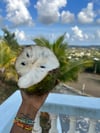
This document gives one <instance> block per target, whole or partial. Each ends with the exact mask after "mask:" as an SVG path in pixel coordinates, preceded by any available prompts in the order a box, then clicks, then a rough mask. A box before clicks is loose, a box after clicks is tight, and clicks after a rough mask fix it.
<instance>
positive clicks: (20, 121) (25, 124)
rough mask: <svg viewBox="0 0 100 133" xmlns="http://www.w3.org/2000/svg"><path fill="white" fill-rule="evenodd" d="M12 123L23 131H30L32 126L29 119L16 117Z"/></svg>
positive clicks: (31, 121) (32, 122)
mask: <svg viewBox="0 0 100 133" xmlns="http://www.w3.org/2000/svg"><path fill="white" fill-rule="evenodd" d="M14 123H15V124H16V125H17V126H19V127H21V128H23V129H25V130H29V131H31V130H32V128H33V125H34V120H32V119H30V118H29V117H25V116H24V117H16V118H15V120H14Z"/></svg>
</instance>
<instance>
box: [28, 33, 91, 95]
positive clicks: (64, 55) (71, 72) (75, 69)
mask: <svg viewBox="0 0 100 133" xmlns="http://www.w3.org/2000/svg"><path fill="white" fill-rule="evenodd" d="M64 39H65V34H64V35H62V36H60V37H59V38H57V39H56V41H55V42H53V43H52V44H51V43H50V42H49V41H48V40H46V39H45V38H35V39H34V42H35V43H36V45H39V46H44V47H48V48H50V49H51V50H52V51H53V52H54V54H55V55H56V56H57V58H58V60H59V63H60V67H59V68H58V69H57V71H56V72H54V73H52V75H51V76H50V75H49V74H48V76H47V77H46V78H45V79H44V80H43V81H41V82H40V83H38V84H37V85H36V86H33V87H31V89H29V90H30V93H31V91H32V90H34V92H35V91H37V93H38V92H39V94H41V93H44V92H47V91H50V90H51V89H53V88H54V87H55V85H56V83H59V82H67V81H72V80H77V77H78V74H79V72H80V71H81V70H83V69H84V68H85V67H87V66H88V65H91V64H93V62H92V61H91V60H78V61H76V60H68V55H69V51H68V44H67V43H66V42H65V41H64ZM51 77H52V78H51ZM53 77H54V78H53ZM58 81H59V82H58ZM35 87H36V88H37V89H36V88H35ZM38 88H40V90H39V89H38Z"/></svg>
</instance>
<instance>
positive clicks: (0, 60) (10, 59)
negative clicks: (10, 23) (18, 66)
mask: <svg viewBox="0 0 100 133" xmlns="http://www.w3.org/2000/svg"><path fill="white" fill-rule="evenodd" d="M3 31H4V36H3V37H2V39H1V41H0V68H1V69H4V75H5V78H11V77H12V78H15V77H16V75H17V74H16V71H15V68H14V63H15V60H16V57H17V55H18V54H19V52H20V51H21V49H22V48H21V47H20V46H19V45H18V42H17V40H16V38H15V34H14V33H10V32H9V31H8V30H7V29H3Z"/></svg>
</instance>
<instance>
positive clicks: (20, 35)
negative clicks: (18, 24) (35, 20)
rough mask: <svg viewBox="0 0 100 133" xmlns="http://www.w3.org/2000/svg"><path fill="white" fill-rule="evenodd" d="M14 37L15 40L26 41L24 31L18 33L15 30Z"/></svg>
mask: <svg viewBox="0 0 100 133" xmlns="http://www.w3.org/2000/svg"><path fill="white" fill-rule="evenodd" d="M15 35H16V38H17V39H18V40H20V41H25V40H26V38H27V37H26V35H25V33H24V31H19V30H18V29H16V31H15Z"/></svg>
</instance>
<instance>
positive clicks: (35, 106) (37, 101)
mask: <svg viewBox="0 0 100 133" xmlns="http://www.w3.org/2000/svg"><path fill="white" fill-rule="evenodd" d="M21 94H22V104H21V106H20V108H19V111H18V113H17V115H16V117H18V118H22V117H24V118H25V117H26V118H27V117H28V118H29V119H31V120H33V121H34V119H35V116H36V114H37V111H38V110H39V109H40V107H41V106H42V104H43V103H44V101H45V99H46V97H47V96H48V94H44V95H42V96H37V95H28V94H26V93H25V92H23V91H22V92H21ZM31 131H32V130H30V131H28V130H26V129H23V128H21V127H20V126H18V125H17V124H16V123H14V124H13V127H12V129H11V132H10V133H31Z"/></svg>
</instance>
